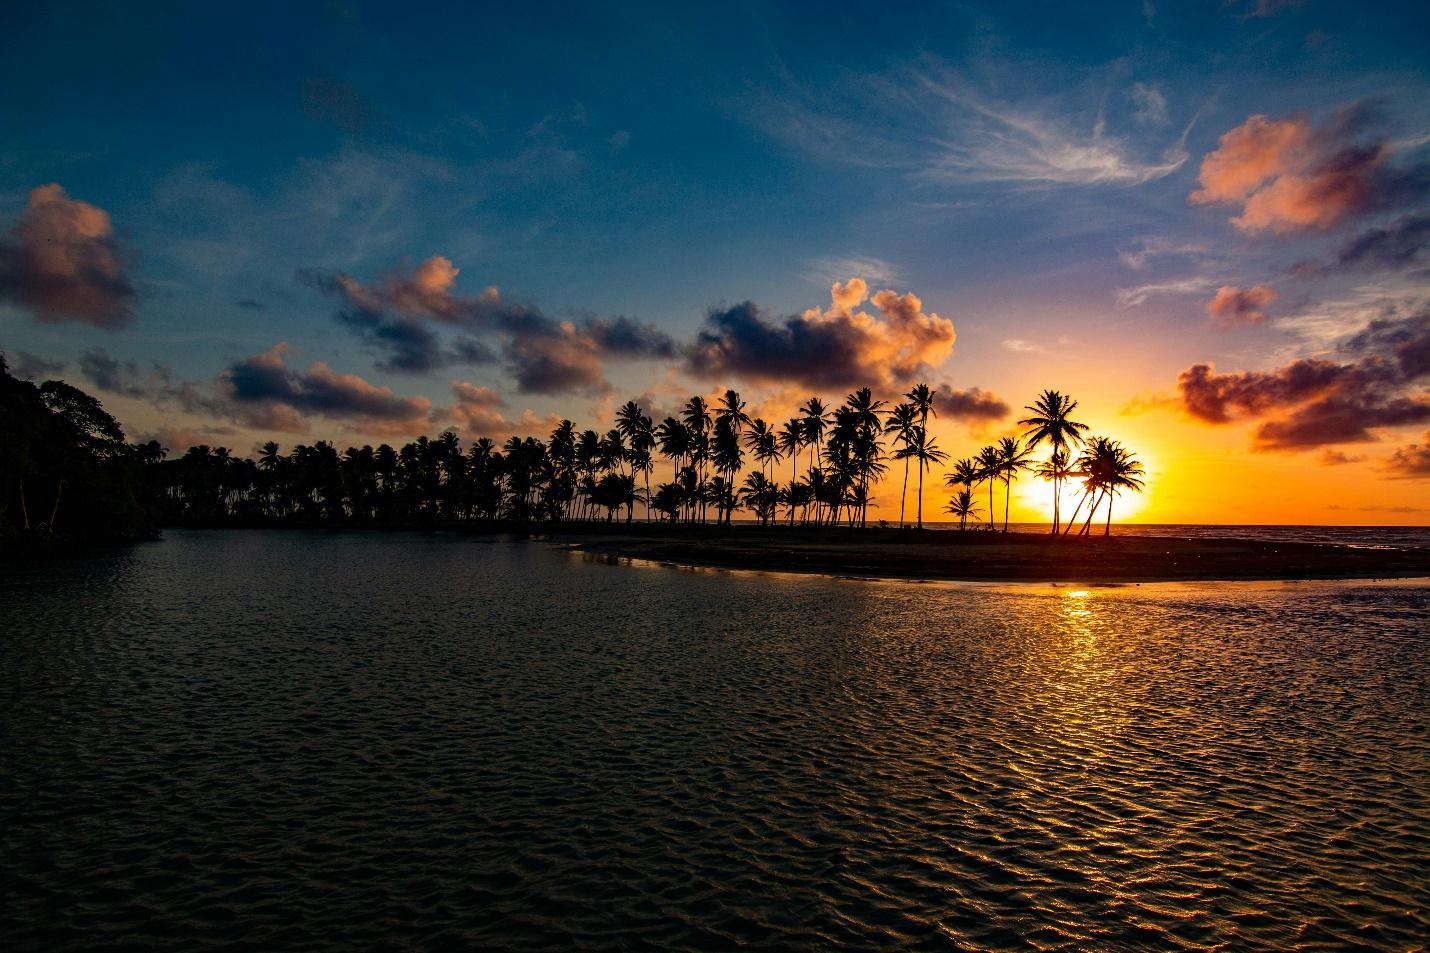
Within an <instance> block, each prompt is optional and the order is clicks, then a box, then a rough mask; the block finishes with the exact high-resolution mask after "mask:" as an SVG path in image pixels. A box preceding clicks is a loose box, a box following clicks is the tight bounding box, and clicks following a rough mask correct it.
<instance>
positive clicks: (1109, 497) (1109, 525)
mask: <svg viewBox="0 0 1430 953" xmlns="http://www.w3.org/2000/svg"><path fill="white" fill-rule="evenodd" d="M1102 535H1103V536H1111V535H1112V493H1111V491H1109V492H1108V494H1107V525H1106V526H1105V527H1103V530H1102Z"/></svg>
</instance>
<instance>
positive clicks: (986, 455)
mask: <svg viewBox="0 0 1430 953" xmlns="http://www.w3.org/2000/svg"><path fill="white" fill-rule="evenodd" d="M973 459H974V462H975V463H977V464H978V478H979V479H980V480H987V481H988V528H989V529H990V530H993V529H996V528H997V527H996V525H995V523H994V516H993V484H994V483H995V482H996V481H997V480H998V476H999V474H1000V473H1002V468H1003V458H1002V456H1000V455H999V453H998V448H997V447H991V446H990V447H984V448H983V449H982V450H980V451H978V456H976V457H974V458H973Z"/></svg>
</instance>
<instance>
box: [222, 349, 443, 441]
mask: <svg viewBox="0 0 1430 953" xmlns="http://www.w3.org/2000/svg"><path fill="white" fill-rule="evenodd" d="M287 351H288V345H287V343H286V342H280V343H278V344H275V345H274V346H273V347H271V348H269V349H268V350H267V351H264V352H263V353H261V354H255V355H253V356H251V357H246V358H244V359H243V360H241V361H236V362H234V363H233V364H230V365H229V366H228V367H227V368H226V369H225V370H224V371H223V372H222V373H221V374H220V375H219V380H218V389H219V392H220V394H221V395H222V396H223V397H225V398H226V399H227V400H228V401H230V402H231V404H232V406H233V407H234V408H235V409H236V410H237V411H238V415H239V416H240V417H241V419H242V422H243V423H245V424H247V425H248V426H254V427H264V428H267V429H271V430H281V431H288V432H301V431H302V430H304V429H306V423H305V421H304V415H305V414H313V415H316V416H319V417H324V418H327V419H329V420H336V421H340V422H342V423H344V424H345V425H347V426H348V428H349V429H352V430H357V431H363V432H371V433H393V434H402V433H411V432H414V431H416V430H420V429H421V428H422V426H423V425H424V424H425V423H426V421H427V417H428V414H429V412H430V411H431V409H432V402H431V401H429V400H427V398H425V397H398V396H397V395H396V394H394V393H393V392H392V390H391V389H390V388H387V387H378V386H376V385H374V384H370V383H368V382H367V381H365V380H363V379H362V378H361V377H359V376H358V375H356V374H342V373H339V372H337V371H334V370H333V369H332V368H331V367H329V366H328V365H327V364H325V363H323V362H322V361H315V362H313V363H312V364H310V365H308V367H307V368H306V369H304V370H294V369H292V368H289V367H288V366H287V365H286V363H285V361H284V355H285V354H286V353H287Z"/></svg>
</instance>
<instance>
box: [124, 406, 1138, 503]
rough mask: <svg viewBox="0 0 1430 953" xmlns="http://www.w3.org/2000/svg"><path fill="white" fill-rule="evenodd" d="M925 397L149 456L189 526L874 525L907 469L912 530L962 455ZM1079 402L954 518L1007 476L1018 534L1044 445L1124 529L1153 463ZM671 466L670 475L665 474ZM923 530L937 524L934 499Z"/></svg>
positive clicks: (630, 410) (1054, 466)
mask: <svg viewBox="0 0 1430 953" xmlns="http://www.w3.org/2000/svg"><path fill="white" fill-rule="evenodd" d="M907 398H908V399H907V400H906V401H905V402H902V403H899V404H896V405H895V406H894V407H892V408H889V409H887V410H886V409H885V402H884V401H880V400H875V399H874V398H873V395H872V394H871V392H870V391H869V389H868V388H863V389H860V390H858V391H855V392H854V393H852V394H850V395H849V396H848V398H847V399H846V400H845V402H844V403H843V404H841V405H840V406H838V407H835V408H832V409H831V408H828V407H826V406H825V404H824V403H823V402H822V401H821V400H820V399H819V398H811V399H810V400H809V401H807V402H806V403H805V404H804V405H803V406H802V407H801V408H800V411H799V414H798V416H795V417H792V418H791V419H789V420H788V421H786V422H785V423H784V424H783V425H781V426H779V427H774V426H771V425H770V424H769V423H768V422H766V421H764V420H762V419H759V418H753V419H752V418H751V417H750V415H749V414H747V413H746V411H745V402H744V401H743V400H741V398H740V395H739V394H738V393H736V392H735V391H733V390H729V391H726V392H725V394H724V396H723V397H721V398H720V400H719V401H718V403H717V404H716V405H714V406H711V405H709V404H708V403H707V402H706V400H705V399H704V398H703V397H699V396H696V397H692V398H691V399H690V400H689V401H688V402H687V403H686V404H685V406H684V408H683V410H682V411H681V413H680V416H679V417H667V418H665V419H664V420H662V421H661V422H660V423H656V422H655V421H653V420H652V419H651V418H650V417H649V416H647V415H646V414H645V413H644V412H643V411H642V409H641V408H640V407H639V406H637V405H636V404H635V403H634V402H627V403H626V404H625V406H623V407H621V408H620V410H619V411H618V412H617V414H616V419H615V421H614V426H613V427H612V428H611V429H609V430H608V431H606V433H605V434H600V433H598V432H596V431H595V430H585V431H577V430H576V428H575V425H574V424H573V423H572V422H571V421H569V420H564V421H562V422H561V424H560V425H559V426H558V427H557V428H556V429H555V430H554V431H553V432H552V433H551V435H550V438H549V439H547V440H545V441H542V440H538V439H536V438H534V437H525V438H522V437H511V438H509V439H508V440H507V441H506V442H505V443H502V444H497V443H496V442H494V441H492V440H491V439H488V438H481V439H478V440H475V441H472V442H471V444H470V445H469V446H467V447H466V448H465V449H464V448H463V446H462V442H461V440H460V439H459V438H458V436H457V435H456V434H455V433H453V432H451V431H448V432H446V433H443V434H442V435H441V436H440V437H437V438H436V439H429V438H427V437H419V438H418V439H417V440H415V441H413V442H411V443H408V444H405V445H403V446H402V447H401V448H393V447H391V446H389V445H387V444H382V445H381V446H378V447H376V448H374V447H371V446H363V447H349V448H347V449H346V450H344V451H341V452H339V450H338V449H337V448H336V447H335V446H333V445H332V444H330V443H328V442H326V441H318V442H316V443H314V444H312V445H311V446H309V445H298V446H296V447H294V448H293V449H292V450H291V452H289V453H286V454H285V453H283V452H282V448H280V447H279V446H278V445H277V444H276V443H273V442H269V443H267V444H265V445H264V446H263V447H262V448H261V450H260V452H259V454H258V456H257V459H245V458H239V457H235V456H234V455H233V454H231V453H230V452H229V451H228V450H227V449H225V448H222V447H219V448H210V447H207V446H197V447H192V448H190V449H189V450H188V452H187V453H185V454H184V455H183V456H182V457H178V458H176V459H172V460H162V459H161V458H162V456H163V451H162V449H161V448H159V447H157V446H151V447H149V448H147V449H146V451H145V456H146V458H149V459H153V460H155V461H156V462H155V463H154V464H153V469H154V474H155V479H154V483H155V485H157V486H159V487H160V488H161V489H162V494H163V499H162V504H163V506H164V509H165V513H166V514H167V518H168V519H169V520H171V521H173V522H188V523H221V522H229V521H234V520H237V521H241V522H253V523H259V522H270V521H282V522H295V521H296V522H302V523H328V524H336V523H350V524H356V525H412V524H435V523H460V522H468V521H496V520H506V521H512V522H540V521H572V520H584V521H589V520H604V521H608V522H612V521H616V520H624V521H626V522H630V521H633V520H634V519H635V518H636V516H637V511H638V509H639V513H640V518H642V519H644V520H662V521H666V522H669V523H671V524H681V523H684V524H691V523H711V522H714V523H717V524H718V523H729V522H730V520H731V519H732V517H733V515H734V513H735V512H736V511H739V510H744V511H745V512H747V513H748V514H750V515H752V516H753V517H755V518H756V519H758V520H759V522H760V523H761V524H766V525H768V524H774V523H789V524H791V525H792V524H794V523H796V522H798V523H800V524H802V525H834V524H841V523H844V524H848V525H850V526H864V525H867V522H868V511H869V507H870V505H871V504H872V503H874V501H873V499H872V497H871V494H870V488H871V487H872V486H873V485H875V484H876V483H878V481H879V480H881V479H882V478H884V477H885V476H886V475H887V473H888V470H889V466H890V464H891V463H892V464H894V465H898V464H899V463H900V462H902V469H903V474H902V478H901V501H900V507H899V508H900V512H899V523H900V525H905V515H906V513H905V506H904V502H903V501H904V499H906V498H907V496H908V489H909V483H910V482H911V479H910V478H911V476H912V477H913V478H914V480H915V482H916V489H915V492H916V494H917V496H918V498H919V500H920V501H921V499H922V485H923V477H924V473H925V472H926V471H928V470H929V469H930V468H932V467H933V466H934V465H935V464H940V463H943V462H944V461H945V460H946V455H945V454H944V452H943V451H942V450H940V449H939V448H938V446H937V442H936V441H935V440H934V439H933V438H932V437H930V436H929V435H928V429H927V425H928V419H929V417H930V416H936V415H937V411H936V408H935V392H934V391H932V390H931V389H930V388H929V387H927V386H925V385H922V384H921V385H919V386H917V387H915V388H914V389H913V390H911V391H910V392H909V394H908V395H907ZM1076 406H1077V404H1076V402H1075V401H1070V400H1068V399H1066V398H1064V397H1062V396H1061V395H1058V394H1056V393H1055V392H1048V393H1045V394H1044V395H1042V396H1041V397H1040V398H1039V400H1038V402H1037V403H1035V404H1034V405H1033V406H1032V407H1030V408H1029V410H1030V412H1031V414H1032V416H1030V417H1029V418H1028V419H1027V420H1025V421H1022V423H1023V424H1024V425H1026V426H1027V427H1028V428H1029V430H1028V432H1027V434H1026V436H1025V438H1024V439H1023V440H1019V439H1017V438H1012V437H1007V438H1004V439H1003V440H1002V441H1001V442H1000V443H999V444H998V445H996V446H992V447H987V448H985V449H984V450H983V451H981V452H980V453H979V454H978V456H977V457H976V458H973V459H968V460H960V461H958V462H957V463H956V464H955V465H954V467H953V469H952V470H951V471H950V472H949V474H948V475H947V478H946V481H947V483H948V484H949V485H950V486H951V487H953V488H954V491H955V492H954V498H953V503H952V504H951V506H950V512H952V513H954V514H955V515H956V516H958V517H959V518H960V521H961V525H963V526H967V525H968V521H969V520H970V519H972V520H974V522H975V523H976V522H977V521H978V514H979V513H980V509H979V506H978V504H977V503H976V502H975V500H974V496H975V493H974V491H975V488H976V487H978V485H979V484H983V483H986V484H987V486H988V492H989V508H988V512H989V514H990V516H989V519H988V520H987V521H986V523H985V524H984V525H985V526H987V527H988V528H993V526H994V525H995V523H996V522H997V521H996V519H994V518H993V514H994V508H993V491H994V488H995V485H996V484H998V483H1002V484H1003V488H1004V507H1003V529H1004V530H1005V531H1006V530H1007V516H1008V502H1007V498H1008V496H1009V495H1010V494H1011V488H1012V484H1013V481H1014V480H1015V479H1017V477H1018V476H1019V475H1020V474H1023V473H1025V472H1027V471H1028V470H1029V469H1030V468H1031V467H1032V463H1031V462H1030V458H1031V454H1032V452H1033V450H1034V448H1035V447H1036V446H1037V445H1038V444H1040V443H1043V442H1046V443H1048V444H1049V445H1051V446H1052V447H1053V453H1052V455H1051V457H1050V459H1049V462H1048V463H1046V464H1044V465H1043V466H1042V467H1041V468H1040V469H1038V470H1037V471H1035V472H1036V473H1037V475H1041V476H1043V477H1044V478H1047V479H1051V480H1055V481H1062V480H1066V479H1071V478H1079V479H1081V480H1083V483H1084V494H1083V498H1082V501H1081V503H1080V504H1079V512H1080V511H1081V510H1082V507H1083V505H1085V504H1089V503H1090V504H1091V506H1090V507H1089V508H1088V510H1087V512H1088V520H1087V522H1086V523H1084V524H1083V531H1086V530H1087V527H1088V525H1089V524H1090V522H1091V514H1092V513H1093V512H1094V511H1096V510H1097V509H1098V508H1099V507H1102V506H1103V505H1104V504H1105V505H1106V509H1107V513H1108V516H1109V523H1110V514H1111V501H1112V498H1113V496H1114V495H1116V494H1117V493H1119V492H1121V491H1122V490H1127V489H1138V488H1140V486H1141V484H1140V481H1139V480H1138V475H1139V474H1140V473H1141V468H1140V467H1139V466H1138V465H1137V463H1136V461H1135V460H1133V459H1132V458H1131V455H1130V454H1128V453H1127V451H1126V450H1124V449H1122V448H1121V447H1120V446H1119V445H1117V444H1116V443H1115V442H1113V441H1109V440H1106V439H1104V438H1094V439H1092V440H1088V441H1084V440H1083V438H1082V436H1081V434H1082V431H1084V430H1086V429H1087V428H1086V426H1085V425H1083V424H1080V423H1076V422H1074V421H1071V419H1070V417H1069V414H1070V413H1071V411H1072V410H1073V409H1074V408H1076ZM1077 444H1083V445H1084V450H1083V453H1082V455H1081V456H1080V457H1079V458H1078V459H1077V460H1075V461H1074V460H1071V458H1070V455H1069V450H1070V448H1071V447H1072V446H1074V445H1077ZM658 456H659V457H662V458H664V464H663V465H662V464H660V463H658V460H657V457H658ZM785 461H788V466H789V469H788V470H787V471H786V470H784V463H785ZM748 464H753V466H747V465H748ZM667 466H668V467H669V470H666V469H665V467H667ZM657 468H659V469H660V470H661V472H662V473H668V474H669V477H670V478H669V479H668V480H660V479H659V478H658V477H657V476H655V473H656V470H657ZM801 470H803V472H801ZM742 473H743V479H742V478H741V475H742ZM782 474H787V479H785V480H783V481H782V480H781V478H780V477H781V475H782ZM891 515H892V514H891ZM1075 515H1076V514H1075ZM912 522H913V523H914V525H916V526H922V525H923V512H922V505H921V502H920V504H919V505H917V506H916V508H915V513H914V519H913V520H912ZM1071 527H1072V523H1071V522H1069V524H1068V528H1069V529H1070V528H1071Z"/></svg>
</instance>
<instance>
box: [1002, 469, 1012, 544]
mask: <svg viewBox="0 0 1430 953" xmlns="http://www.w3.org/2000/svg"><path fill="white" fill-rule="evenodd" d="M1012 498H1013V479H1012V477H1009V478H1008V479H1006V480H1004V481H1003V532H1005V533H1006V532H1008V502H1009V501H1010V500H1011V499H1012Z"/></svg>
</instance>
